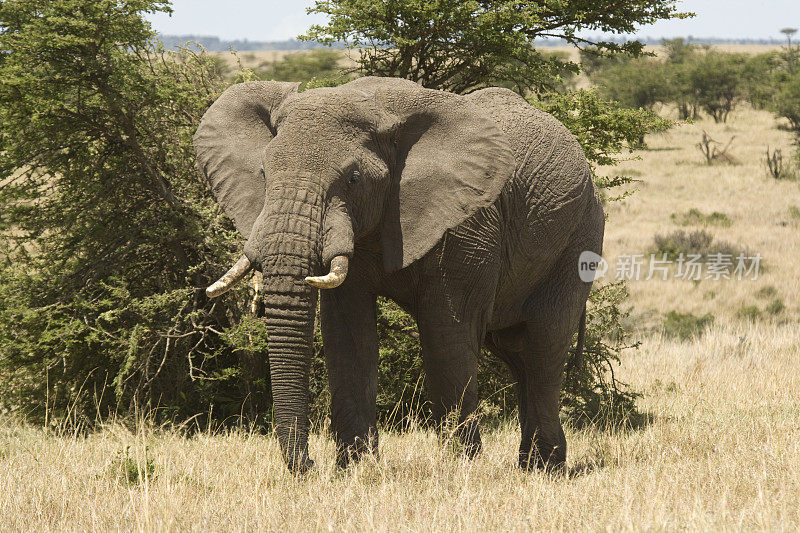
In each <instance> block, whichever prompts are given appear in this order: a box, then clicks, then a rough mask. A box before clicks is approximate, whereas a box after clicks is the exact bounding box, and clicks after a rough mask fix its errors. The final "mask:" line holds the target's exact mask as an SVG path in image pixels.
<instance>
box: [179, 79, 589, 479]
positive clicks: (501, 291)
mask: <svg viewBox="0 0 800 533" xmlns="http://www.w3.org/2000/svg"><path fill="white" fill-rule="evenodd" d="M195 146H196V150H197V158H198V166H199V169H200V172H201V174H202V175H203V176H205V177H206V178H207V179H208V181H209V183H210V185H211V188H212V191H213V193H214V195H215V196H216V198H217V199H218V201H219V202H220V204H221V205H222V207H223V208H224V210H225V212H226V213H227V214H228V215H229V216H231V217H232V218H233V220H234V221H235V223H236V225H237V228H238V229H239V231H241V233H242V235H244V237H245V238H246V239H247V242H246V244H245V246H244V254H245V255H246V256H247V258H248V259H249V260H250V262H251V263H252V264H253V265H254V266H255V268H257V269H259V270H261V271H262V272H263V273H264V291H263V294H264V296H263V298H264V304H265V309H266V310H265V320H266V324H267V328H268V333H269V347H270V353H269V362H270V372H271V378H272V387H273V395H274V401H275V406H274V412H275V418H274V420H275V427H276V433H277V436H278V439H279V441H280V445H281V449H282V451H283V454H284V457H285V459H286V461H287V464H288V466H289V468H290V469H292V470H293V471H304V470H305V469H307V468H308V467H309V466H310V465H311V464H313V462H312V461H311V460H310V458H309V457H308V405H309V398H308V378H309V363H310V359H311V353H312V330H313V323H314V313H315V307H316V303H317V293H318V291H317V289H314V288H312V287H311V286H309V285H308V284H306V283H304V281H303V280H304V278H305V277H306V276H309V275H321V274H325V273H327V272H328V268H329V265H330V262H331V259H332V258H334V257H335V256H338V255H344V256H347V257H349V258H350V270H349V274H348V276H347V278H346V280H345V281H344V283H343V284H342V285H341V286H339V287H338V288H334V289H328V290H322V291H321V292H322V294H321V298H322V300H321V316H322V334H323V342H324V346H325V356H326V360H327V361H326V362H327V369H328V376H329V381H330V390H331V397H332V398H331V403H332V405H331V411H332V413H331V422H332V428H333V430H334V433H335V436H336V441H337V447H338V452H339V453H338V460H339V463H340V464H341V465H346V464H347V462H348V461H349V460H350V459H352V458H354V457H358V456H359V455H360V454H361V453H363V452H365V451H376V450H377V432H376V414H375V403H376V394H377V368H378V340H377V333H376V297H377V296H379V295H381V296H386V297H389V298H391V299H392V300H394V301H396V302H397V303H399V304H400V305H401V306H402V307H403V308H404V309H406V310H407V311H408V312H409V313H410V314H411V315H412V316H414V317H415V319H416V320H417V323H418V325H419V332H420V340H421V344H422V357H423V361H424V368H425V374H426V376H425V377H426V380H427V382H426V384H427V389H428V391H429V394H430V398H429V400H430V401H431V402H432V405H433V411H434V415H435V416H436V417H437V418H438V419H440V420H442V421H443V420H444V419H445V418H447V415H448V413H451V412H453V411H456V412H458V413H459V415H458V416H459V417H460V420H461V421H462V422H463V424H462V426H461V430H460V433H459V434H460V438H461V440H462V442H463V444H464V445H465V447H466V448H465V449H466V450H467V453H469V454H473V453H476V452H477V451H478V450H479V449H480V446H481V441H480V435H479V431H478V426H477V422H476V421H475V418H474V416H471V415H473V414H474V412H475V409H476V407H477V404H478V397H477V383H476V380H477V372H478V356H479V351H480V348H481V346H487V347H488V348H489V349H490V350H491V351H492V352H493V353H494V354H495V355H497V356H498V357H499V358H500V359H502V360H503V361H504V362H505V363H506V364H507V365H508V366H509V368H510V369H511V371H512V373H513V375H514V377H515V379H516V381H517V390H518V393H519V403H520V404H519V419H520V424H521V427H522V441H521V444H520V447H519V462H520V465H521V466H522V467H523V468H526V469H528V468H531V467H534V466H539V467H542V466H545V467H549V466H559V465H563V463H564V461H565V457H566V441H565V438H564V432H563V430H562V428H561V424H560V422H559V418H558V410H559V406H558V399H559V390H560V385H561V379H562V374H563V367H564V361H565V359H566V356H567V350H568V347H569V345H570V341H571V338H572V335H573V333H574V332H575V331H576V329H577V328H578V325H579V321H580V320H581V315H582V313H583V310H584V307H585V302H586V298H587V297H588V294H589V289H590V285H591V284H590V283H584V282H582V281H581V280H580V279H579V277H578V267H577V264H578V256H579V255H580V253H581V252H582V251H584V250H591V251H594V252H595V253H598V254H599V253H601V245H602V240H603V225H604V219H603V213H602V208H601V204H600V201H599V199H598V197H597V194H596V191H595V187H594V184H593V183H592V180H591V178H590V173H589V167H588V165H587V162H586V159H585V157H584V155H583V152H582V150H581V148H580V146H579V145H578V143H577V142H576V140H575V139H574V137H573V136H572V135H571V134H570V133H569V132H568V131H567V129H566V128H565V127H564V126H563V125H562V124H560V123H559V122H558V121H556V120H555V119H554V118H553V117H551V116H550V115H547V114H546V113H543V112H541V111H539V110H537V109H535V108H533V107H531V106H530V105H528V104H527V102H525V101H524V100H523V99H522V98H520V97H519V96H518V95H516V94H514V93H512V92H511V91H508V90H506V89H497V88H492V89H484V90H481V91H477V92H475V93H472V94H470V95H468V96H458V95H454V94H450V93H445V92H441V91H434V90H429V89H423V88H422V87H420V86H418V85H416V84H414V83H412V82H409V81H406V80H400V79H392V78H361V79H358V80H355V81H352V82H350V83H348V84H346V85H343V86H340V87H336V88H320V89H313V90H309V91H306V92H303V93H297V92H296V84H288V83H278V82H250V83H244V84H239V85H235V86H233V87H231V88H230V89H228V90H227V91H226V92H225V93H224V94H223V95H222V96H221V97H220V98H219V99H218V100H217V102H216V103H215V104H214V105H213V106H212V107H211V108H210V109H209V110H208V112H207V113H206V114H205V116H204V117H203V120H202V123H201V124H200V126H199V128H198V130H197V134H196V136H195Z"/></svg>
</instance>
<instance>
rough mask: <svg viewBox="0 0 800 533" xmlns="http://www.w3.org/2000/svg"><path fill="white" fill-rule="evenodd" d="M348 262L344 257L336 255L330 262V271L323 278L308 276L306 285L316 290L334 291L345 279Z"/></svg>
mask: <svg viewBox="0 0 800 533" xmlns="http://www.w3.org/2000/svg"><path fill="white" fill-rule="evenodd" d="M349 262H350V260H349V259H348V258H347V256H346V255H337V256H336V257H334V258H333V260H331V271H330V272H329V273H328V274H326V275H324V276H309V277H307V278H306V283H308V284H309V285H311V286H312V287H316V288H318V289H335V288H336V287H338V286H339V285H341V284H342V283H344V280H345V278H347V267H348V264H349Z"/></svg>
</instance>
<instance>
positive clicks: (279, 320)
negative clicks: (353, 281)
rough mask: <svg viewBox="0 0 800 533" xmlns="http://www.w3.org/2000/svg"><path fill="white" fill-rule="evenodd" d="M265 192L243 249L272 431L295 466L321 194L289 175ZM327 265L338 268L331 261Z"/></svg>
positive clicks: (305, 461) (300, 451)
mask: <svg viewBox="0 0 800 533" xmlns="http://www.w3.org/2000/svg"><path fill="white" fill-rule="evenodd" d="M268 197H269V198H270V200H271V201H270V202H269V205H267V206H265V207H264V211H263V212H262V213H261V215H260V216H259V218H258V220H257V221H256V224H255V226H254V228H253V232H252V234H251V236H250V239H249V240H248V242H247V244H246V245H245V255H246V256H247V257H249V258H250V260H251V261H252V263H253V264H254V265H255V266H257V267H260V269H261V271H262V272H263V273H264V283H263V299H264V320H265V322H266V328H267V333H268V335H269V364H270V376H271V381H272V396H273V400H274V415H273V424H274V427H275V432H276V434H277V437H278V441H279V442H280V446H281V450H282V452H283V455H284V458H285V459H286V462H287V465H288V466H289V468H290V469H291V470H292V471H296V472H302V471H304V470H306V469H307V468H308V467H309V466H310V465H311V464H313V463H312V462H311V460H310V458H309V455H308V432H309V421H308V411H309V397H308V385H309V383H308V382H309V369H310V365H311V357H312V353H313V345H312V341H313V332H314V315H315V312H316V304H317V289H316V288H314V287H312V286H311V285H310V284H308V283H307V282H306V281H305V280H306V278H307V277H309V276H312V275H313V274H315V273H316V272H315V271H317V272H318V271H319V270H321V266H322V265H321V260H320V259H321V258H322V260H323V261H324V258H325V256H326V254H325V253H324V248H325V244H324V239H323V238H322V235H323V233H324V232H325V231H328V230H327V228H326V226H327V225H328V224H327V222H323V219H322V215H321V213H322V209H323V205H322V204H323V200H322V199H323V195H322V194H321V192H320V191H318V190H317V187H316V186H315V184H314V183H311V182H305V181H297V180H293V181H290V182H288V183H284V184H283V185H282V186H280V187H275V188H272V189H271V190H270V191H268ZM325 218H326V220H327V219H328V217H327V216H326V217H325ZM323 228H326V229H325V231H323ZM349 232H350V234H351V235H352V228H351V229H350V230H349ZM351 246H352V243H351ZM337 255H339V254H338V252H337ZM335 259H338V258H336V257H335ZM345 260H346V258H345ZM334 262H337V263H341V260H338V261H332V263H334ZM331 267H332V270H334V271H335V273H336V271H337V270H338V271H339V272H338V273H339V274H341V271H340V269H338V267H337V265H336V264H332V265H331ZM342 279H343V277H342Z"/></svg>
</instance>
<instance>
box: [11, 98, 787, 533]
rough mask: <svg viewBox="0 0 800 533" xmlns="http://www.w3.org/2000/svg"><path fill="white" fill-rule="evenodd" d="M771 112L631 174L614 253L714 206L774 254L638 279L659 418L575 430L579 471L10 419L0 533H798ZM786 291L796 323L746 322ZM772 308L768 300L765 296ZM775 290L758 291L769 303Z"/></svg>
mask: <svg viewBox="0 0 800 533" xmlns="http://www.w3.org/2000/svg"><path fill="white" fill-rule="evenodd" d="M775 126H776V124H775V121H774V120H773V119H772V118H771V117H770V116H769V115H768V114H766V113H760V112H755V111H751V110H747V111H741V112H737V113H735V114H734V115H733V116H732V117H731V123H730V125H728V126H725V125H719V126H718V125H714V124H710V123H708V122H703V123H700V124H697V125H686V126H682V127H680V128H677V129H675V130H673V131H672V132H670V133H669V134H667V135H664V136H661V137H658V138H655V139H652V142H651V144H652V146H653V150H651V151H648V152H644V153H642V157H643V160H641V161H631V162H627V163H625V165H624V167H625V168H627V169H629V170H632V171H635V173H637V174H638V175H639V176H640V177H641V178H642V179H643V180H644V181H643V182H642V183H641V184H640V185H639V188H640V191H639V192H638V193H637V194H636V195H634V196H633V197H631V198H630V199H628V200H626V201H625V202H624V203H621V204H620V203H618V204H615V205H613V206H612V207H611V208H610V209H609V211H610V222H609V224H608V230H607V238H606V251H607V255H615V254H619V253H635V252H639V251H642V252H644V251H646V250H647V249H648V247H649V246H650V244H651V242H652V238H653V235H654V234H655V233H658V232H662V233H664V232H666V231H667V230H672V229H675V228H677V227H678V226H677V224H676V223H675V222H673V221H671V220H670V215H671V214H672V213H681V212H685V211H687V210H689V209H690V208H693V207H694V208H698V209H700V210H701V211H703V212H705V213H710V212H712V211H720V212H723V213H725V214H727V215H728V217H729V218H730V219H731V222H732V223H731V225H730V226H729V227H710V228H709V231H712V232H713V233H714V234H715V235H717V236H718V237H719V238H721V239H723V240H727V241H730V242H736V243H741V244H743V245H746V246H747V247H749V248H751V249H752V250H754V251H758V252H761V253H762V254H763V255H764V257H765V262H766V264H767V266H768V270H767V271H766V272H765V273H763V275H762V277H761V278H760V279H759V280H758V281H755V282H744V281H742V282H735V281H733V282H711V281H702V282H700V283H699V284H693V283H691V282H685V281H667V282H664V281H650V282H638V283H631V291H632V300H631V302H632V304H633V305H634V312H635V316H636V318H637V323H638V324H639V325H643V328H642V331H645V332H646V331H648V330H649V331H651V332H650V333H643V346H642V348H641V349H640V350H639V351H638V352H631V353H629V354H628V355H627V356H626V358H625V360H624V361H623V365H622V368H621V369H620V374H621V376H622V378H623V379H624V380H626V381H628V382H630V383H631V384H632V386H633V387H634V389H636V390H639V391H642V392H643V393H644V396H643V398H642V399H641V400H640V407H641V408H642V409H643V410H644V411H645V412H646V413H648V414H649V415H651V417H652V421H651V423H649V424H648V425H645V426H644V427H642V428H639V429H636V430H627V431H618V432H612V433H608V432H598V431H595V430H580V431H578V430H569V429H568V437H567V438H568V441H569V443H570V453H569V455H570V458H569V467H570V469H571V472H572V473H571V475H570V476H568V477H562V476H548V475H544V474H538V473H534V474H524V473H522V472H520V471H519V470H517V469H516V468H515V467H514V461H513V458H514V451H515V449H516V446H517V438H518V437H517V430H516V428H515V427H514V425H513V424H511V425H508V426H505V427H501V428H499V429H496V430H493V431H491V432H487V434H485V436H484V442H485V445H486V450H485V452H484V453H483V454H481V455H480V456H479V457H478V458H477V459H475V460H474V461H467V460H464V459H462V458H460V457H458V456H455V455H453V454H452V453H451V452H450V451H449V449H448V447H446V446H441V445H440V444H439V443H438V442H437V440H436V438H435V437H434V436H433V435H432V434H431V433H430V432H427V431H423V430H419V429H417V430H412V431H409V432H407V433H403V434H400V433H391V432H390V433H384V434H383V435H382V437H381V438H382V440H381V454H382V455H381V458H380V460H377V461H376V460H370V459H368V460H366V461H365V462H363V463H361V464H359V465H357V466H355V467H353V468H351V469H349V470H347V471H344V472H339V471H337V470H336V469H335V467H334V464H333V456H334V450H333V446H332V442H331V441H330V439H328V438H326V437H323V436H320V435H316V436H314V437H313V439H312V443H311V447H312V454H313V456H314V457H315V459H316V460H317V465H318V466H317V468H316V469H314V470H313V471H312V472H311V473H310V474H309V475H308V476H307V477H301V478H295V477H293V476H291V475H289V474H288V473H287V472H286V470H285V468H284V466H283V464H282V463H281V461H280V458H279V455H278V450H277V445H276V442H275V441H274V439H273V438H271V437H268V436H260V435H252V434H247V433H246V432H233V433H229V434H225V435H219V434H216V435H215V434H207V433H203V434H200V435H195V436H193V437H186V436H182V435H181V434H179V433H177V432H174V431H157V430H152V429H143V430H140V431H137V432H130V431H128V430H126V429H124V428H123V427H122V426H116V425H115V426H110V427H108V428H107V429H105V430H104V431H101V432H98V433H95V434H92V435H89V436H87V437H73V436H68V435H66V436H65V435H61V436H54V435H53V433H52V432H45V431H43V430H41V429H38V428H32V427H28V426H25V425H20V424H16V423H14V422H13V421H12V420H8V419H6V420H2V421H0V529H2V530H6V529H11V530H39V529H52V530H86V529H93V530H109V529H148V530H149V529H169V530H173V529H181V530H250V529H256V528H257V529H267V530H287V529H288V530H295V529H301V530H372V529H375V530H383V531H388V530H392V531H394V530H408V531H427V530H430V529H437V530H444V531H460V530H471V531H480V530H511V531H514V530H519V531H521V530H526V531H527V530H530V529H534V530H576V529H577V530H587V529H588V530H610V531H618V530H644V529H648V530H675V529H690V530H707V531H718V530H771V531H773V530H777V531H780V530H784V531H795V530H797V529H798V528H800V401H799V400H800V328H798V327H797V321H798V314H799V312H798V305H800V301H799V300H798V294H799V293H800V291H799V290H798V289H799V288H800V287H799V286H798V276H797V271H796V269H797V267H798V262H797V258H798V257H799V256H800V254H799V253H798V252H800V250H799V249H798V227H799V226H800V220H799V221H795V220H793V219H791V217H790V215H789V207H790V206H792V205H794V206H797V207H800V185H799V184H798V183H797V182H785V183H784V182H776V181H774V180H772V179H770V178H767V176H766V173H765V170H764V168H763V164H762V162H761V158H762V154H763V152H764V147H765V146H766V145H767V144H770V145H771V146H779V147H783V148H785V149H787V151H788V148H789V142H790V139H789V137H788V135H787V134H785V133H783V132H781V131H779V130H777V129H776V127H775ZM702 129H706V130H708V131H709V133H710V134H711V135H712V136H715V137H721V138H727V137H728V136H730V135H734V134H736V135H737V140H736V141H735V142H734V147H733V148H732V149H731V151H732V153H734V154H735V155H736V157H737V158H738V159H739V160H740V161H741V164H740V165H738V166H712V167H709V166H706V165H705V164H703V163H702V156H701V155H700V153H699V152H697V151H696V149H695V148H694V147H693V144H694V143H695V142H696V141H697V140H698V139H699V136H700V131H701V130H702ZM765 286H772V287H774V291H776V293H777V294H778V295H779V297H780V298H782V300H783V302H784V303H785V305H786V309H785V310H784V311H782V312H781V314H780V315H777V316H775V317H770V318H769V319H764V320H756V321H748V320H742V319H740V318H738V317H737V313H736V311H737V309H739V308H740V307H741V305H742V304H753V303H755V304H758V305H762V303H761V301H762V300H761V299H760V298H762V297H761V296H759V291H760V290H761V289H762V288H763V287H765ZM768 292H769V293H770V294H771V293H772V292H773V291H768ZM763 293H764V291H762V293H761V294H763ZM673 309H675V310H678V311H680V312H696V313H698V314H699V313H705V312H711V313H713V314H714V315H715V316H716V317H717V320H716V322H715V325H714V326H712V328H711V329H710V331H708V332H707V333H706V334H705V335H703V336H701V337H699V338H697V339H696V340H694V341H692V342H688V343H681V342H679V341H675V340H668V339H665V338H663V337H662V336H661V335H660V334H658V333H652V331H654V330H655V328H647V327H644V326H646V325H648V324H650V325H656V324H658V322H659V321H660V320H661V319H662V318H663V315H664V314H665V313H666V312H667V311H669V310H673Z"/></svg>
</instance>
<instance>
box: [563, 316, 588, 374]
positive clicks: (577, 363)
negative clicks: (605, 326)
mask: <svg viewBox="0 0 800 533" xmlns="http://www.w3.org/2000/svg"><path fill="white" fill-rule="evenodd" d="M585 343H586V307H585V306H584V308H583V313H582V314H581V322H580V324H579V325H578V342H577V343H576V345H575V353H574V354H572V359H570V361H569V365H568V366H567V373H570V372H572V370H573V369H574V368H581V367H582V366H583V347H584V344H585Z"/></svg>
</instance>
